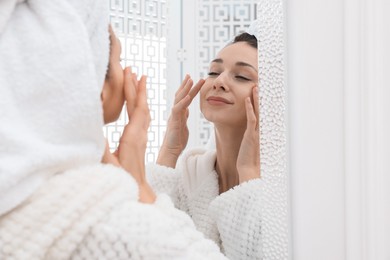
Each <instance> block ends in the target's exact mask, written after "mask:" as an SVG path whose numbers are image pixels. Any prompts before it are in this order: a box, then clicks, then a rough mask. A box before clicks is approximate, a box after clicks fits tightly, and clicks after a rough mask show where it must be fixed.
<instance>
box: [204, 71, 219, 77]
mask: <svg viewBox="0 0 390 260" xmlns="http://www.w3.org/2000/svg"><path fill="white" fill-rule="evenodd" d="M207 75H209V76H210V77H212V76H218V75H219V73H217V72H213V71H210V72H209V73H208V74H207Z"/></svg>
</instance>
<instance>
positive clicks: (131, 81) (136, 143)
mask: <svg viewBox="0 0 390 260" xmlns="http://www.w3.org/2000/svg"><path fill="white" fill-rule="evenodd" d="M124 74H125V75H124V92H125V99H126V109H127V113H128V117H129V123H128V124H127V125H126V126H125V128H124V130H123V133H122V136H121V138H120V141H119V146H118V149H117V150H116V151H115V152H114V153H113V154H110V153H109V151H108V150H107V149H108V148H107V147H106V152H105V155H104V157H103V162H106V163H111V164H114V165H117V166H120V167H122V168H124V169H125V170H126V171H127V172H129V173H130V174H131V175H132V176H133V178H134V179H135V180H136V181H137V183H138V186H139V196H140V198H139V201H141V202H145V203H153V202H154V200H155V194H154V192H153V190H152V189H151V188H150V186H149V184H148V183H147V181H146V177H145V151H146V144H147V131H148V128H149V124H150V112H149V107H148V103H147V97H146V77H145V76H142V77H141V79H140V80H139V81H137V75H136V74H134V73H132V72H131V69H130V68H129V67H127V68H126V69H125V70H124Z"/></svg>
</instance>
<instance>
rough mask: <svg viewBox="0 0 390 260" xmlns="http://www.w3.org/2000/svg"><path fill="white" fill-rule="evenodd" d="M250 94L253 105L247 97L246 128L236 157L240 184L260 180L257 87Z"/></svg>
mask: <svg viewBox="0 0 390 260" xmlns="http://www.w3.org/2000/svg"><path fill="white" fill-rule="evenodd" d="M252 94H253V105H252V102H251V99H250V98H249V97H248V98H247V99H246V100H245V108H246V117H247V127H246V131H245V133H244V137H243V139H242V141H241V146H240V151H239V153H238V157H237V171H238V175H239V182H240V183H243V182H245V181H249V180H252V179H256V178H260V142H259V141H260V138H259V128H260V127H259V94H258V88H257V87H254V88H253V90H252Z"/></svg>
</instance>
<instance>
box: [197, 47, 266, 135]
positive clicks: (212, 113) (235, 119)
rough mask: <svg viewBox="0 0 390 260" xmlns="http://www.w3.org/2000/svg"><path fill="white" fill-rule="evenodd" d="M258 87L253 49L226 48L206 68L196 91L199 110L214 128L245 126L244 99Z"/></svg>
mask: <svg viewBox="0 0 390 260" xmlns="http://www.w3.org/2000/svg"><path fill="white" fill-rule="evenodd" d="M257 84H258V72H257V49H256V48H253V47H251V46H250V45H249V44H248V43H246V42H237V43H234V44H230V45H228V46H226V47H225V48H224V49H222V50H221V51H220V52H219V53H218V55H217V58H216V59H215V60H213V61H212V62H211V64H210V69H209V76H208V78H207V79H206V82H205V83H204V85H203V86H202V89H201V90H200V109H201V111H202V113H203V115H204V117H205V118H206V119H207V120H208V121H210V122H213V123H214V124H223V125H229V126H234V127H238V126H242V127H244V126H245V125H246V110H245V98H246V97H251V99H252V104H253V97H252V89H253V87H255V86H257Z"/></svg>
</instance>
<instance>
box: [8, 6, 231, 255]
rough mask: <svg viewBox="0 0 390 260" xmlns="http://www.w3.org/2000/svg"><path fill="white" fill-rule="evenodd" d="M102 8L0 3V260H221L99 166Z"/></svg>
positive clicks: (122, 177)
mask: <svg viewBox="0 0 390 260" xmlns="http://www.w3.org/2000/svg"><path fill="white" fill-rule="evenodd" d="M107 9H108V3H107V1H103V0H68V1H65V0H50V1H46V0H26V1H17V0H1V1H0V120H1V124H0V140H1V141H0V259H5V260H8V259H20V260H25V259H56V260H60V259H88V260H89V259H226V258H225V257H224V256H223V254H221V253H220V250H219V248H218V246H217V245H216V244H215V243H214V242H212V241H211V240H206V239H205V238H204V237H203V235H202V233H201V232H199V231H197V230H196V229H195V226H194V223H193V222H192V220H191V218H190V217H189V216H188V215H186V214H185V213H184V212H182V211H179V210H177V209H175V208H174V207H173V204H172V203H171V201H170V199H169V198H168V197H167V196H164V195H159V196H158V198H157V201H156V203H155V204H151V205H146V204H142V203H139V202H138V186H137V184H136V182H135V180H134V179H133V178H132V177H131V175H130V174H128V173H127V172H125V171H124V170H122V169H119V168H117V167H114V166H109V165H102V164H100V159H101V157H102V154H103V151H104V144H105V143H104V137H103V132H102V129H101V127H102V124H103V116H102V104H101V101H100V93H101V87H102V85H103V79H104V76H105V72H106V68H107V63H108V51H109V44H108V37H109V35H108V10H107Z"/></svg>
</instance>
